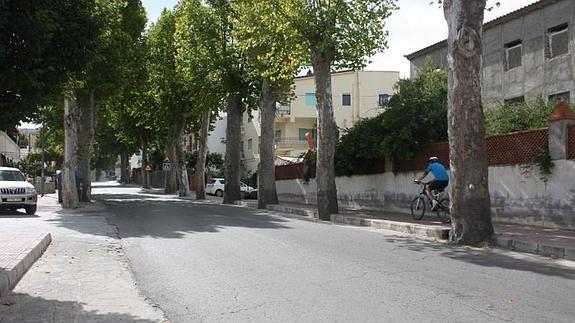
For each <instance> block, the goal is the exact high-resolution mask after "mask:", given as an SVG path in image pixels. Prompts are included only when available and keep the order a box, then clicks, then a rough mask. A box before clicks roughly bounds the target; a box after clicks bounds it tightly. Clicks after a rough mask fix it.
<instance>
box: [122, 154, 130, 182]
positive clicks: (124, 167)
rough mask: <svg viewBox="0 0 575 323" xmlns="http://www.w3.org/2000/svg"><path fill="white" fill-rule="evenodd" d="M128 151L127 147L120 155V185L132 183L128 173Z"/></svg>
mask: <svg viewBox="0 0 575 323" xmlns="http://www.w3.org/2000/svg"><path fill="white" fill-rule="evenodd" d="M129 157H130V156H128V150H127V149H126V147H124V149H123V150H122V152H121V153H120V183H122V184H128V183H129V182H130V174H129V173H128V167H129V165H128V163H129V160H128V159H129Z"/></svg>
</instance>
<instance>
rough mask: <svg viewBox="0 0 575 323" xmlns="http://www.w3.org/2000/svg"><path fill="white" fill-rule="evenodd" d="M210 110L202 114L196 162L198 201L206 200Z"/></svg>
mask: <svg viewBox="0 0 575 323" xmlns="http://www.w3.org/2000/svg"><path fill="white" fill-rule="evenodd" d="M210 113H211V111H210V109H205V110H204V111H203V113H202V125H201V129H200V134H199V138H198V159H197V160H196V174H195V176H196V200H205V199H206V157H207V155H208V132H209V131H208V130H209V128H210Z"/></svg>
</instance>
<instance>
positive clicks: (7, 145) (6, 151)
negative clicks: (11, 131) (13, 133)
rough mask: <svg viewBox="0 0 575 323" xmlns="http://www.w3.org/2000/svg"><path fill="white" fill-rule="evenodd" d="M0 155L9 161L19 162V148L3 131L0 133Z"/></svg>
mask: <svg viewBox="0 0 575 323" xmlns="http://www.w3.org/2000/svg"><path fill="white" fill-rule="evenodd" d="M0 154H2V155H4V156H6V157H7V158H8V159H9V160H14V161H18V160H20V147H19V146H18V145H17V144H16V143H15V142H14V141H13V140H12V139H10V137H8V135H7V134H6V133H5V132H4V131H0Z"/></svg>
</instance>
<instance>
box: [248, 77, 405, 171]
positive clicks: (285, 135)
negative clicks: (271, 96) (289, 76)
mask: <svg viewBox="0 0 575 323" xmlns="http://www.w3.org/2000/svg"><path fill="white" fill-rule="evenodd" d="M398 80H399V72H395V71H393V72H390V71H343V72H334V73H332V94H333V109H334V115H335V121H336V124H337V126H338V127H339V128H342V129H345V128H350V127H352V126H353V125H354V124H355V123H356V122H357V121H359V120H361V119H363V118H367V117H373V116H375V115H377V114H378V113H379V112H381V111H382V109H383V107H382V106H383V104H384V103H385V102H386V101H387V100H388V98H389V96H391V95H392V94H393V93H394V91H395V85H396V83H397V81H398ZM294 91H295V98H294V99H293V100H292V101H291V102H290V103H289V104H287V105H282V106H279V107H278V110H277V112H276V123H275V128H276V136H275V137H276V156H280V158H282V159H284V160H293V159H294V158H295V157H299V156H301V155H302V153H304V152H305V151H306V150H307V142H306V140H305V137H304V136H305V133H306V132H311V133H313V134H314V138H315V137H316V130H315V129H316V128H317V109H316V97H315V81H314V77H313V76H312V75H310V76H302V77H298V78H296V80H295V89H294ZM248 119H249V117H248V115H247V114H244V117H243V122H242V165H243V167H244V168H245V169H246V170H250V171H255V170H256V169H257V165H258V163H259V138H260V135H261V129H260V118H259V111H254V113H253V118H252V119H251V120H248Z"/></svg>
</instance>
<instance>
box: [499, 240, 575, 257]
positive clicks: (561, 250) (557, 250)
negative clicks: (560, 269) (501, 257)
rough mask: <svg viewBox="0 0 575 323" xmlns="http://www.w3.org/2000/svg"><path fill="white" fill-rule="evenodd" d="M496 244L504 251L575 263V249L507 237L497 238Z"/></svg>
mask: <svg viewBox="0 0 575 323" xmlns="http://www.w3.org/2000/svg"><path fill="white" fill-rule="evenodd" d="M495 244H496V245H497V247H499V248H503V249H508V250H514V251H519V252H526V253H532V254H536V255H541V256H545V257H551V258H560V259H566V260H573V261H575V248H569V247H558V246H553V245H547V244H543V243H537V242H533V241H525V240H516V239H513V238H509V237H505V236H497V237H496V239H495Z"/></svg>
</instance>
